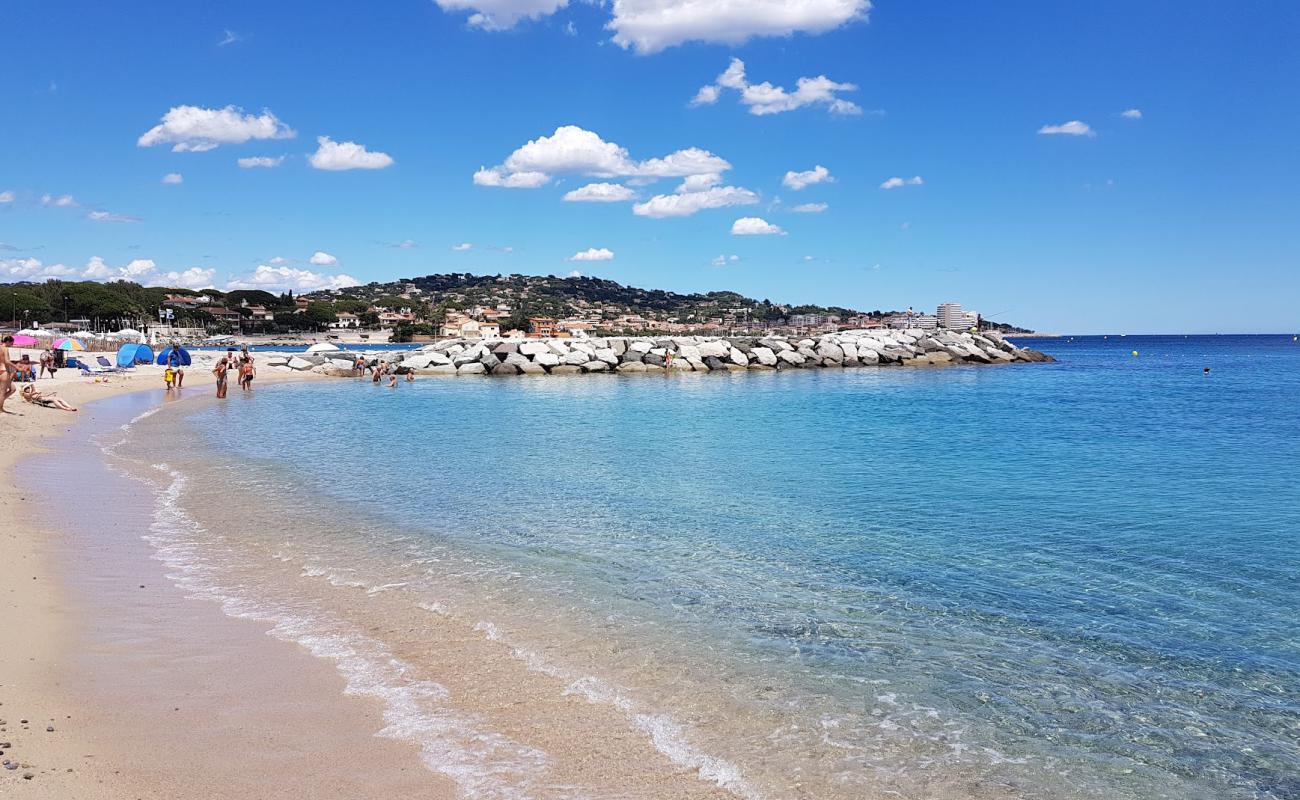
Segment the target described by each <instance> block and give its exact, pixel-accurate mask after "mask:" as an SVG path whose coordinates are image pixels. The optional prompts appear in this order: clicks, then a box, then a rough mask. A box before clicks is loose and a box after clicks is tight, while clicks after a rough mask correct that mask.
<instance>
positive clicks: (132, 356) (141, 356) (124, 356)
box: [117, 344, 153, 367]
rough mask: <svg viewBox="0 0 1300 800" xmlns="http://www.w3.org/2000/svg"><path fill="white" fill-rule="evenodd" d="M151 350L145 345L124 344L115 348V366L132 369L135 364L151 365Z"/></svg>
mask: <svg viewBox="0 0 1300 800" xmlns="http://www.w3.org/2000/svg"><path fill="white" fill-rule="evenodd" d="M152 363H153V350H152V349H151V348H150V347H149V345H147V344H124V345H122V346H121V347H119V348H117V365H118V366H119V367H134V366H135V365H136V364H152Z"/></svg>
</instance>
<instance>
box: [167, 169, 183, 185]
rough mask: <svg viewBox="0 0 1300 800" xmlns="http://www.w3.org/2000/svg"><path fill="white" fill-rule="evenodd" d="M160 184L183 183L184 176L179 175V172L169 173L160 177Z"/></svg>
mask: <svg viewBox="0 0 1300 800" xmlns="http://www.w3.org/2000/svg"><path fill="white" fill-rule="evenodd" d="M162 182H163V183H170V184H177V183H184V182H185V176H183V175H181V174H180V173H179V172H169V173H167V174H166V175H164V176H163V177H162Z"/></svg>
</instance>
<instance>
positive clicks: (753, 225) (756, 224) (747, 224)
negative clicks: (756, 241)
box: [731, 217, 785, 236]
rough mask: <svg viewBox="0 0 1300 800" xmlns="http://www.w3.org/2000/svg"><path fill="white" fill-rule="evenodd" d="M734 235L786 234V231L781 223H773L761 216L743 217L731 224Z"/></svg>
mask: <svg viewBox="0 0 1300 800" xmlns="http://www.w3.org/2000/svg"><path fill="white" fill-rule="evenodd" d="M731 235H732V236H774V235H779V236H784V235H785V231H783V230H781V227H780V226H779V225H773V224H772V223H770V222H768V221H767V220H765V219H763V218H761V217H741V218H740V219H738V220H736V221H735V222H733V223H732V224H731Z"/></svg>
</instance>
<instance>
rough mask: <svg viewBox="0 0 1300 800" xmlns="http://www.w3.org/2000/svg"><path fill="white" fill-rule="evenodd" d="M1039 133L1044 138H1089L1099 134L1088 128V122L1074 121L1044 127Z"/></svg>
mask: <svg viewBox="0 0 1300 800" xmlns="http://www.w3.org/2000/svg"><path fill="white" fill-rule="evenodd" d="M1038 132H1039V133H1040V134H1042V135H1044V136H1088V137H1094V136H1096V135H1097V134H1096V133H1094V132H1093V130H1092V128H1090V127H1088V124H1087V123H1086V122H1080V121H1079V120H1077V119H1072V120H1070V121H1069V122H1063V123H1061V124H1060V125H1044V126H1043V127H1041V128H1039V129H1038Z"/></svg>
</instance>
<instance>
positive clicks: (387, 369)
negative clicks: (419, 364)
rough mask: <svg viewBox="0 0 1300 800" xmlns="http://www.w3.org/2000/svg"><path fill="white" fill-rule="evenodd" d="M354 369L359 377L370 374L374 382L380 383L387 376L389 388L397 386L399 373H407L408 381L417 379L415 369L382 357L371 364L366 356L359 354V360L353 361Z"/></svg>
mask: <svg viewBox="0 0 1300 800" xmlns="http://www.w3.org/2000/svg"><path fill="white" fill-rule="evenodd" d="M352 371H353V372H355V373H356V374H357V377H358V378H360V377H362V376H363V375H367V374H368V375H370V379H371V381H372V382H373V383H379V382H381V381H383V380H384V379H385V378H387V379H388V388H390V389H393V388H396V387H397V376H398V375H405V376H406V382H407V383H412V382H414V381H415V370H413V369H411V368H410V367H401V366H394V365H392V364H389V363H388V362H387V361H385V360H383V359H382V358H381V359H379V360H378V361H376V362H375V363H374V364H371V363H370V362H368V361H366V358H365V356H357V360H356V361H354V362H352Z"/></svg>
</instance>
